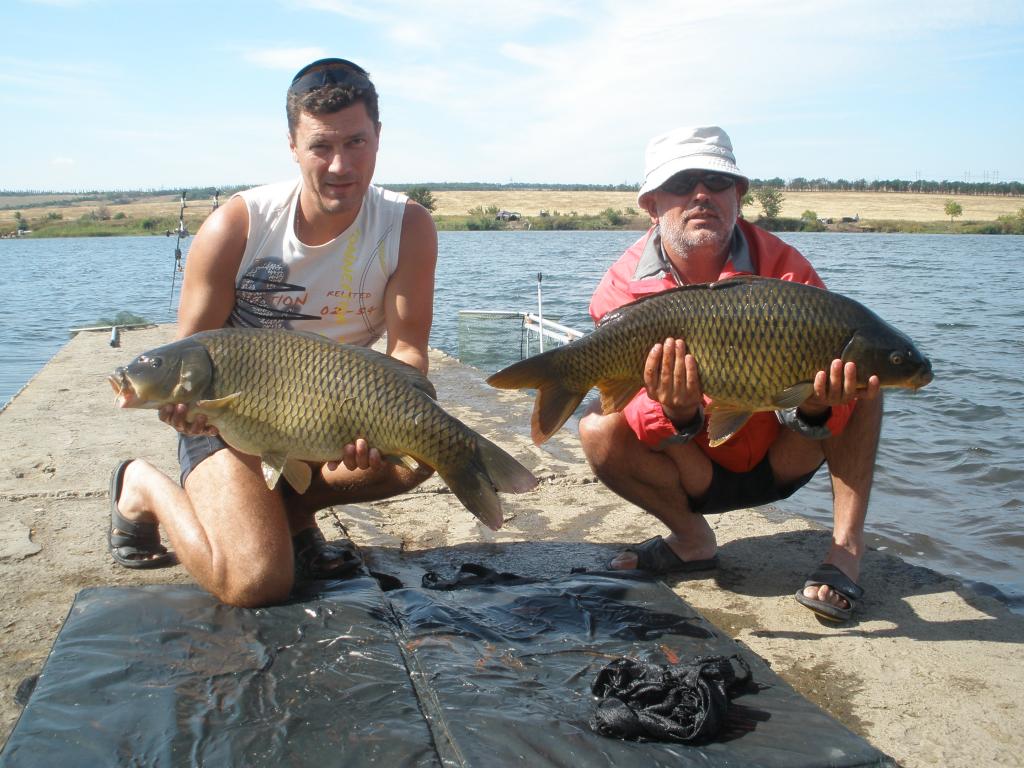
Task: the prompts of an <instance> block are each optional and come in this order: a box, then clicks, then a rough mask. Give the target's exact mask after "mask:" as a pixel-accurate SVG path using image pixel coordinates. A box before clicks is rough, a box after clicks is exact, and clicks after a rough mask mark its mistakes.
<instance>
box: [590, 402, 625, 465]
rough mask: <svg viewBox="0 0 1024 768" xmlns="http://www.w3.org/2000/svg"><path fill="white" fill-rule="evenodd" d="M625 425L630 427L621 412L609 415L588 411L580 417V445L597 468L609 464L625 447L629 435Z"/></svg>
mask: <svg viewBox="0 0 1024 768" xmlns="http://www.w3.org/2000/svg"><path fill="white" fill-rule="evenodd" d="M623 427H626V428H627V429H628V426H627V425H626V422H625V419H624V418H623V417H622V414H619V413H612V414H608V415H607V416H603V415H601V414H599V413H588V414H587V415H586V416H584V417H583V418H582V419H580V426H579V434H580V446H581V447H582V448H583V455H584V456H586V457H587V461H589V462H590V464H591V465H592V466H594V467H595V468H597V467H600V466H603V465H605V464H607V463H608V462H609V461H611V460H613V458H614V457H615V455H616V453H617V452H618V451H620V450H622V449H623V447H624V445H625V442H626V438H627V437H628V436H627V435H626V434H625V432H623Z"/></svg>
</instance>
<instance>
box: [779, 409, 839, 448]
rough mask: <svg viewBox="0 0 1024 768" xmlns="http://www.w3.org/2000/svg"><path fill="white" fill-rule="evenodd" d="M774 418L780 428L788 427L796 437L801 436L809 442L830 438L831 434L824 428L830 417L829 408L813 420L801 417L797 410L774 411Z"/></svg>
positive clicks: (830, 410)
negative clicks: (808, 439) (809, 440)
mask: <svg viewBox="0 0 1024 768" xmlns="http://www.w3.org/2000/svg"><path fill="white" fill-rule="evenodd" d="M775 416H776V418H777V419H778V420H779V423H780V424H781V425H782V426H784V427H788V428H789V429H792V430H793V431H794V432H796V433H797V434H798V435H803V436H804V437H808V438H810V439H811V440H824V439H825V438H827V437H832V433H831V432H829V429H828V427H826V426H825V425H826V424H827V423H828V420H829V419H830V418H831V417H832V409H831V408H828V409H827V410H825V411H822V413H821V414H820V415H818V416H814V417H813V418H809V417H804V416H801V415H800V409H799V408H787V409H786V410H784V411H776V412H775Z"/></svg>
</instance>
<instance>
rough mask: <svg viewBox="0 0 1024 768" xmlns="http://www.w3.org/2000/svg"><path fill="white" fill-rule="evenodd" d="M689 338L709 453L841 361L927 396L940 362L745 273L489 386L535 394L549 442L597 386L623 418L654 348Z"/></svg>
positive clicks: (525, 363)
mask: <svg viewBox="0 0 1024 768" xmlns="http://www.w3.org/2000/svg"><path fill="white" fill-rule="evenodd" d="M669 336H671V337H673V338H681V339H683V340H685V342H686V350H687V352H688V353H690V354H692V355H693V356H694V358H695V360H696V361H697V368H698V371H699V373H700V381H701V386H702V387H703V390H704V393H705V394H706V395H707V396H708V397H709V398H711V404H710V405H709V406H708V409H707V412H708V414H709V416H710V419H709V424H708V438H709V444H710V445H712V446H715V445H720V444H721V443H724V442H725V441H726V440H728V439H729V438H730V437H732V436H733V435H734V434H735V433H736V432H737V431H739V429H740V428H741V427H742V426H743V425H744V424H745V423H746V421H747V419H749V418H750V416H751V415H752V414H753V413H754V412H757V411H775V410H786V409H789V408H795V407H797V406H799V405H800V404H801V403H802V402H803V401H804V400H806V399H807V398H808V397H809V396H810V395H811V394H812V391H813V387H814V375H815V374H816V373H817V372H818V371H822V370H824V371H827V370H828V367H829V365H830V363H831V362H832V361H833V360H835V359H840V360H842V361H843V362H851V361H852V362H854V363H856V364H857V379H858V383H859V384H860V385H861V386H866V384H867V380H868V378H869V377H870V376H872V375H876V376H878V378H879V381H880V383H881V385H882V386H883V387H909V388H911V389H917V388H919V387H923V386H924V385H925V384H927V383H928V382H930V381H931V380H932V367H931V363H930V362H929V361H928V359H927V358H926V357H924V356H923V355H922V354H921V353H920V352H918V350H917V348H916V347H915V346H914V343H913V342H912V341H911V340H910V339H909V338H907V336H905V335H904V334H902V333H900V332H899V331H897V330H896V329H895V328H893V327H892V326H890V325H888V324H887V323H886V322H885V321H883V320H882V319H881V318H880V317H878V315H876V314H875V313H873V312H872V311H871V310H869V309H867V308H866V307H864V306H862V305H861V304H859V303H857V302H856V301H854V300H853V299H849V298H847V297H845V296H841V295H839V294H837V293H833V292H831V291H826V290H823V289H821V288H816V287H814V286H810V285H805V284H803V283H794V282H789V281H785V280H776V279H773V278H766V277H751V276H741V277H733V278H728V279H726V280H721V281H719V282H717V283H705V284H700V285H688V286H683V287H681V288H675V289H672V290H668V291H665V292H663V293H659V294H655V295H653V296H648V297H645V298H642V299H640V300H638V301H634V302H632V303H630V304H625V305H623V306H622V307H619V308H618V309H616V310H614V311H612V312H609V313H608V314H607V315H605V317H604V318H602V320H601V322H600V323H599V324H598V325H597V327H596V328H595V329H594V331H593V332H592V333H590V334H588V335H587V336H584V337H583V338H582V339H578V340H576V341H574V342H572V343H571V344H568V345H566V346H563V347H555V348H553V349H550V350H548V351H546V352H542V353H541V354H539V355H534V356H533V357H529V358H527V359H526V360H521V361H520V362H518V363H514V364H512V365H510V366H508V367H507V368H504V369H503V370H500V371H498V372H497V373H495V374H493V375H492V376H490V377H489V378H488V379H487V382H488V383H489V384H490V385H491V386H493V387H497V388H499V389H535V390H537V400H536V402H535V404H534V409H533V417H532V420H531V427H532V435H533V441H534V442H535V443H537V444H538V445H539V444H540V443H542V442H544V441H545V440H547V439H548V438H549V437H551V435H552V434H554V433H555V432H557V431H558V429H559V428H560V427H561V426H562V425H563V424H564V423H565V421H566V419H568V418H569V416H571V415H572V413H573V411H575V410H576V408H577V406H578V405H579V404H580V402H581V401H582V399H583V397H584V396H585V395H586V394H587V392H589V391H590V389H591V388H593V387H595V386H596V387H598V388H599V389H600V392H601V407H602V411H603V412H604V413H611V412H612V411H618V410H621V409H622V408H623V407H624V406H625V405H626V404H627V403H628V402H629V401H630V400H631V399H632V398H633V396H634V395H636V393H637V391H638V390H639V389H640V388H641V387H643V385H644V384H643V371H644V362H645V361H646V359H647V355H648V353H649V352H650V351H651V347H653V346H654V345H655V344H657V343H659V342H662V341H664V340H665V339H666V338H667V337H669Z"/></svg>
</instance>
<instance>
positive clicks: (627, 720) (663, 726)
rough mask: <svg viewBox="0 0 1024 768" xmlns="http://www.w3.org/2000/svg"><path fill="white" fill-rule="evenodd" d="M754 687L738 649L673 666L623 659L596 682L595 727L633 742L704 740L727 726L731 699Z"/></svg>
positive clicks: (593, 722)
mask: <svg viewBox="0 0 1024 768" xmlns="http://www.w3.org/2000/svg"><path fill="white" fill-rule="evenodd" d="M751 687H752V678H751V673H750V666H749V665H748V664H747V662H746V661H744V660H743V659H742V658H741V657H740V656H738V655H735V654H734V655H732V656H698V657H697V658H695V659H693V661H691V662H689V663H686V664H674V665H663V664H651V663H648V662H644V661H638V660H637V659H630V658H619V659H616V660H615V661H613V662H611V663H610V664H608V665H607V666H606V667H605V668H604V669H602V670H601V671H600V672H599V673H598V675H597V679H596V680H595V681H594V683H593V685H592V686H591V692H592V693H593V694H594V695H595V696H596V697H598V699H600V701H598V704H597V711H596V712H595V713H594V716H593V717H592V718H591V720H590V727H591V728H592V729H594V730H595V731H596V732H597V733H600V734H601V735H603V736H611V737H615V738H620V739H628V740H634V741H673V742H679V743H682V744H697V743H704V742H708V741H712V740H713V739H714V738H715V737H716V736H717V735H718V734H719V733H720V732H721V731H722V729H723V727H724V726H725V723H726V719H727V717H728V714H729V702H730V701H731V700H732V699H734V698H736V697H737V696H739V695H740V694H742V693H744V692H745V691H747V690H748V689H750V688H751Z"/></svg>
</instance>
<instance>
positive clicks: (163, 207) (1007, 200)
mask: <svg viewBox="0 0 1024 768" xmlns="http://www.w3.org/2000/svg"><path fill="white" fill-rule="evenodd" d="M433 194H434V199H435V201H436V202H437V207H436V209H435V211H434V213H435V214H436V215H439V216H465V215H466V214H467V213H468V212H469V211H470V210H471V209H474V208H477V207H482V208H484V209H486V208H487V207H488V206H492V205H493V206H497V207H498V208H503V209H506V210H510V211H518V212H519V213H521V214H522V215H523V216H527V217H530V216H537V215H538V214H539V213H540V211H542V210H546V211H548V212H550V213H554V212H555V211H558V212H559V213H563V214H564V213H571V212H572V211H575V212H576V213H579V214H596V213H600V212H601V211H603V210H605V209H606V208H613V209H617V210H623V211H625V210H626V209H628V208H633V209H634V210H639V206H638V205H637V203H636V195H635V194H634V193H632V192H560V191H552V190H509V191H496V192H434V193H433ZM55 197H57V196H54V195H37V196H32V197H30V198H2V197H0V205H4V206H7V205H12V204H14V201H15V200H16V201H17V202H18V203H27V202H36V203H40V202H50V201H51V200H52V199H54V198H55ZM947 200H956V202H958V203H960V205H961V206H962V207H963V215H962V216H961V217H960V220H961V221H994V220H995V219H997V218H998V217H999V216H1004V215H1007V214H1015V213H1017V211H1019V210H1020V209H1021V208H1024V198H1020V197H980V196H968V195H960V196H955V195H924V194H913V193H903V192H892V193H887V192H785V193H783V201H782V215H783V216H785V217H793V218H799V216H800V215H801V214H802V213H803V212H804V211H807V210H811V211H814V212H815V213H816V214H817V215H818V216H819V217H820V218H833V219H836V220H838V219H840V218H842V217H844V216H855V215H859V216H860V219H861V220H862V221H864V220H872V219H874V220H878V219H893V220H897V221H943V220H946V219H947V217H946V215H945V213H944V211H943V208H944V206H945V204H946V201H947ZM100 205H101V204H100V203H98V202H84V203H82V202H74V203H68V204H56V205H46V206H45V207H37V208H23V209H21V213H22V214H23V215H24V216H25V218H26V219H28V220H29V221H31V220H33V219H37V218H40V217H43V216H46V215H47V214H49V213H51V212H56V213H59V214H60V215H61V216H62V217H63V219H64V220H65V221H74V220H76V219H78V218H79V217H81V216H82V215H83V214H87V213H93V212H95V211H96V210H97V209H98V208H99V207H100ZM103 205H104V207H105V208H106V209H107V212H108V213H109V214H110V215H111V216H114V215H116V214H118V213H119V212H123V213H124V214H125V215H126V216H128V217H129V218H132V219H143V218H146V217H150V216H153V217H168V216H169V217H174V218H175V219H177V217H178V207H179V198H178V197H177V195H166V196H163V197H154V198H148V199H146V200H145V201H140V202H132V203H123V204H116V203H105V204H103ZM16 210H17V209H14V208H7V209H6V210H0V232H3V231H8V230H12V229H14V227H15V217H14V214H15V211H16ZM210 210H211V201H209V200H190V201H189V202H188V207H187V208H186V209H185V212H186V219H187V223H188V225H189V229H190V230H191V231H192V232H195V230H196V229H197V225H198V223H199V222H200V221H202V220H203V219H205V218H206V216H207V215H209V213H210ZM759 212H760V208H759V206H758V205H756V204H754V205H750V206H747V207H746V208H744V215H745V216H746V217H747V218H748V219H756V218H757V215H758V213H759Z"/></svg>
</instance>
